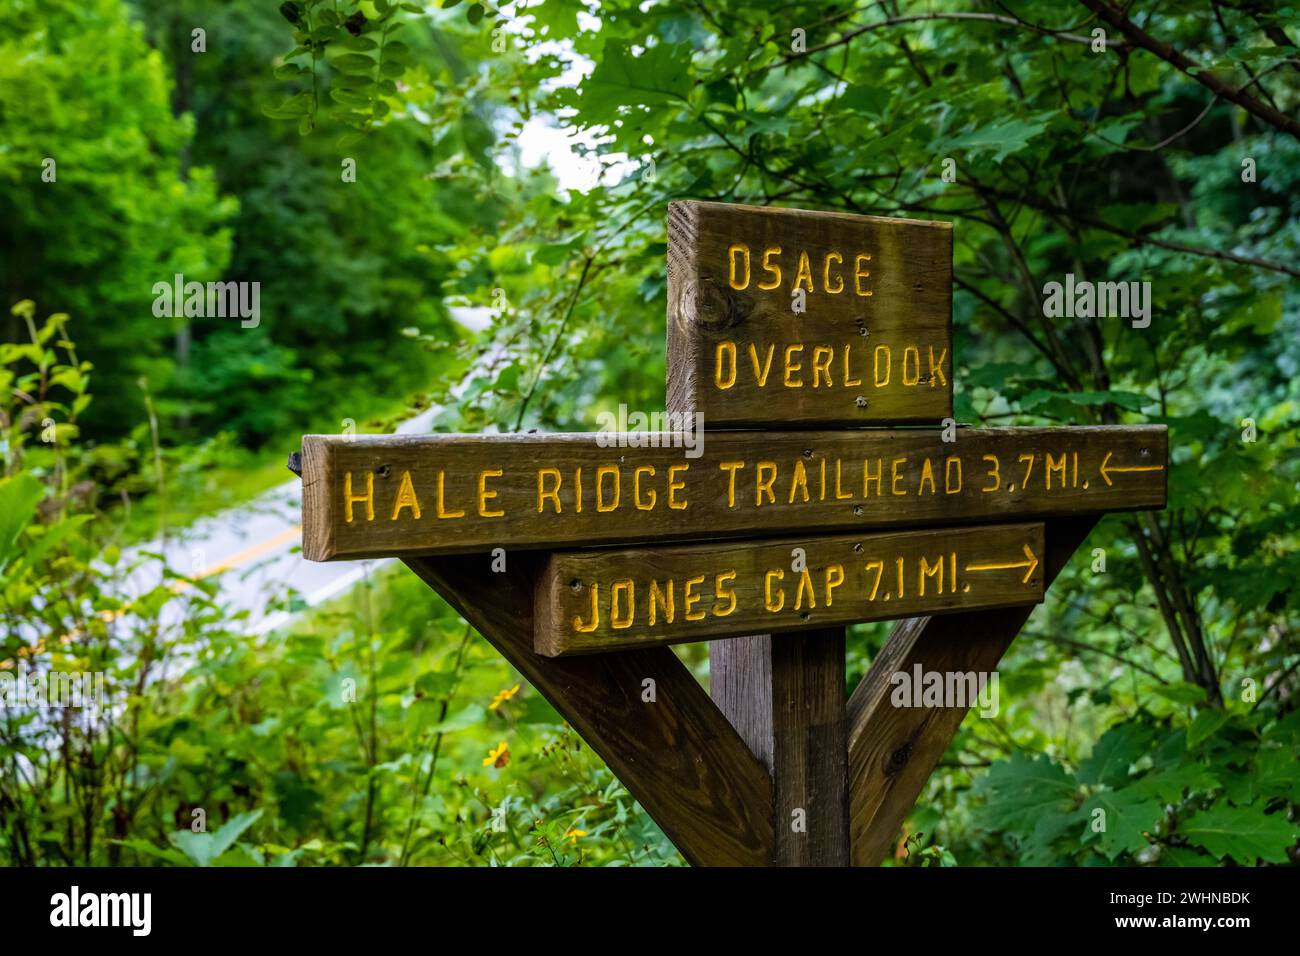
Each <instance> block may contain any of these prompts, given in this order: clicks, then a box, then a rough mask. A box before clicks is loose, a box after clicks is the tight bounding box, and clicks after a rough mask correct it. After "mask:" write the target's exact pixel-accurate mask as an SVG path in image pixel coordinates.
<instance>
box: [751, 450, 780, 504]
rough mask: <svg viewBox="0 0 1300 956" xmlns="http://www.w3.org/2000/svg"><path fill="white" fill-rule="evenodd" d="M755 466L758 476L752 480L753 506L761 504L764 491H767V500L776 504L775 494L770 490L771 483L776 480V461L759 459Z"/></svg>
mask: <svg viewBox="0 0 1300 956" xmlns="http://www.w3.org/2000/svg"><path fill="white" fill-rule="evenodd" d="M755 467H757V469H758V477H757V479H756V480H755V482H754V507H755V508H757V507H759V506H760V505H762V503H763V493H764V492H766V493H767V500H768V502H769V503H770V504H776V494H775V493H774V492H773V491H772V483H773V482H774V481H776V462H774V461H760V462H759V463H758V464H757V465H756V466H755ZM765 474H766V477H764V475H765Z"/></svg>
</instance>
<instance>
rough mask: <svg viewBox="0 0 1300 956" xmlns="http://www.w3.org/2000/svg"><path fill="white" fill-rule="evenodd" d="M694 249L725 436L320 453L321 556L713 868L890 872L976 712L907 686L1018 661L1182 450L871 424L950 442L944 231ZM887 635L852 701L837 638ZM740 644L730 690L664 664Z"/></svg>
mask: <svg viewBox="0 0 1300 956" xmlns="http://www.w3.org/2000/svg"><path fill="white" fill-rule="evenodd" d="M668 230H669V237H668V250H669V281H668V287H669V302H668V316H669V322H668V390H669V397H668V403H667V404H668V409H669V411H671V412H676V413H679V414H681V413H699V414H700V415H701V416H702V418H703V422H702V424H703V429H700V428H696V429H695V430H694V431H692V432H682V433H674V432H667V433H636V432H633V433H621V434H620V433H613V434H611V433H603V434H599V435H597V434H560V435H543V434H527V435H425V436H382V437H381V436H374V437H360V436H357V437H354V436H333V435H308V436H305V437H304V438H303V446H302V453H301V455H300V456H299V455H294V456H291V467H293V468H295V470H299V473H300V474H301V476H302V479H303V554H304V556H305V557H306V558H308V559H309V560H314V561H329V560H345V559H353V558H368V557H396V558H401V559H403V560H405V562H406V564H407V565H408V566H409V567H410V568H411V569H412V570H413V571H415V573H416V574H418V575H419V576H420V577H421V578H422V579H423V580H424V581H425V582H427V583H428V584H429V585H430V586H431V587H434V588H435V589H437V590H438V591H439V592H440V593H442V595H443V596H444V597H445V598H446V599H447V600H448V602H449V603H451V604H452V606H453V607H455V608H456V609H457V610H458V611H459V612H460V613H461V614H462V615H463V616H464V617H465V619H466V620H467V621H469V622H470V623H471V624H472V625H473V626H474V627H475V628H476V629H477V630H478V631H479V632H480V633H481V634H483V636H484V637H485V638H487V639H488V640H489V641H490V642H491V643H492V644H493V645H494V646H495V647H496V648H497V649H498V650H499V651H500V652H501V653H502V654H503V655H505V656H506V657H507V659H509V660H510V662H511V663H512V664H513V665H514V666H515V667H516V668H518V669H519V671H520V673H521V674H522V675H523V676H524V677H525V678H526V679H527V680H529V681H530V682H531V683H532V684H533V686H534V687H535V688H537V689H538V690H539V691H540V692H541V693H542V694H543V695H544V696H545V697H546V698H547V699H548V700H549V701H550V702H551V703H552V704H553V705H554V706H555V707H556V709H557V710H558V711H559V712H560V713H561V714H563V716H564V718H565V720H567V721H568V722H569V723H570V724H571V725H572V726H573V727H574V728H575V729H576V730H577V731H578V733H579V734H581V735H582V737H583V739H584V740H586V741H587V743H588V744H589V745H590V746H591V747H592V749H593V750H594V751H595V752H597V753H598V754H600V756H601V757H602V759H604V760H605V761H606V762H607V763H608V765H609V766H610V768H611V770H613V771H614V773H615V774H616V775H617V776H618V777H619V779H620V780H621V781H623V783H624V785H625V786H626V787H627V788H628V790H629V792H631V793H632V794H633V796H634V797H636V799H637V800H639V801H640V803H641V804H642V806H644V807H645V808H646V810H647V811H648V812H649V813H650V815H651V816H652V817H654V819H655V820H656V822H657V823H658V824H659V825H660V827H661V828H662V829H663V831H664V832H665V833H666V834H667V835H668V836H669V838H670V839H671V840H672V841H673V842H674V843H675V844H676V845H677V846H678V847H679V848H680V849H681V850H682V853H683V854H684V855H685V857H686V858H687V859H688V860H689V861H690V862H692V863H714V864H719V865H728V866H735V865H751V864H767V863H780V864H786V865H791V864H793V865H803V864H817V865H843V864H844V863H846V862H848V861H849V860H850V859H852V861H853V862H854V863H858V864H862V863H874V862H878V861H879V860H880V859H881V858H882V856H883V855H884V854H885V853H887V852H888V851H889V850H890V849H892V848H893V846H894V845H895V842H896V839H897V833H898V830H899V827H900V826H901V824H902V822H903V820H904V816H905V814H906V812H907V811H908V809H909V808H910V807H911V804H912V801H913V800H915V798H916V796H917V794H919V793H920V790H921V787H922V786H923V785H924V782H925V779H926V777H927V776H928V775H929V773H930V771H931V770H932V769H933V768H934V766H935V764H936V762H937V761H938V759H939V756H940V755H941V754H942V753H943V751H944V748H945V747H946V746H947V742H948V740H950V739H951V737H952V734H953V733H955V731H956V729H957V726H958V725H959V724H960V722H961V719H962V716H963V714H964V712H965V709H964V707H960V706H945V707H943V708H940V709H938V710H920V709H917V710H915V711H914V710H912V709H908V708H902V709H900V708H894V707H893V706H892V702H891V701H890V699H889V697H888V695H886V694H885V693H884V692H883V691H884V688H885V687H886V686H887V685H888V683H889V681H890V679H891V676H890V674H891V671H894V670H895V669H906V668H908V667H917V668H920V667H922V666H925V667H927V668H929V669H930V670H935V669H936V668H942V669H955V670H960V671H980V670H987V669H990V668H992V667H995V666H996V664H997V661H998V659H999V658H1000V657H1001V655H1002V653H1003V652H1004V651H1005V649H1006V647H1007V645H1008V644H1009V643H1010V641H1011V640H1012V639H1013V638H1014V636H1015V634H1016V632H1017V631H1018V630H1019V629H1020V627H1021V626H1022V625H1023V624H1024V622H1025V620H1026V619H1027V618H1028V615H1029V613H1030V608H1031V606H1032V605H1033V604H1035V603H1037V602H1038V601H1040V600H1041V599H1042V596H1043V592H1044V588H1045V587H1046V586H1048V585H1049V584H1050V583H1051V581H1052V580H1053V579H1054V578H1055V577H1056V576H1057V575H1058V574H1059V573H1060V572H1061V570H1062V568H1063V567H1064V566H1065V564H1066V562H1067V561H1068V560H1069V557H1070V555H1071V554H1072V553H1073V551H1074V549H1075V548H1077V547H1079V546H1080V545H1081V544H1082V543H1083V541H1084V540H1085V538H1086V536H1087V534H1088V532H1089V530H1090V529H1091V528H1092V527H1093V525H1094V524H1095V520H1096V516H1097V515H1099V514H1101V513H1103V512H1109V511H1137V510H1143V509H1158V508H1163V507H1164V506H1165V499H1166V489H1167V475H1166V468H1167V465H1168V458H1169V448H1168V432H1167V429H1166V428H1165V427H1164V426H1132V427H1130V426H1108V427H1083V428H997V429H970V430H964V429H963V430H957V429H943V430H939V429H933V428H929V429H926V428H905V429H897V428H895V429H881V428H875V429H871V428H864V427H861V426H864V425H870V424H877V425H882V424H891V425H897V424H906V423H925V424H936V423H938V422H939V421H940V420H942V419H943V418H946V417H950V416H951V412H952V367H953V356H952V338H951V323H950V313H951V309H950V306H951V279H952V227H951V225H950V224H948V223H925V222H914V221H911V220H899V219H873V218H870V217H863V216H849V215H841V214H833V213H810V212H800V211H796V210H774V209H763V208H755V207H750V206H731V205H719V204H716V203H696V202H679V203H673V204H672V205H671V206H670V208H669V224H668ZM678 420H679V421H680V420H685V421H691V422H694V421H697V419H695V418H689V419H678ZM817 426H821V427H822V428H827V429H839V430H816V427H817ZM848 426H857V427H848ZM728 427H729V428H731V429H733V430H726V429H727V428H728ZM801 427H802V428H803V429H805V430H798V429H800V428H801ZM767 428H773V429H774V430H771V431H768V430H765V429H767ZM705 429H708V430H705ZM712 429H719V430H716V431H715V430H712ZM739 429H748V430H739ZM954 434H955V440H950V441H944V438H945V437H948V438H950V439H951V438H953V437H954ZM1077 516H1081V517H1077ZM1039 519H1046V520H1044V521H1043V523H1039ZM674 542H680V543H674ZM599 545H605V546H609V547H606V548H605V549H603V550H602V549H599V548H597V547H595V546H599ZM580 548H581V549H584V550H576V549H580ZM513 550H537V551H543V552H550V554H543V555H537V556H533V557H525V558H524V559H523V560H517V561H516V560H512V559H511V558H510V555H509V552H511V551H513ZM474 552H478V553H479V554H482V555H484V558H482V559H478V560H465V559H462V558H458V557H439V556H455V555H464V554H471V553H474ZM489 552H491V553H492V557H491V560H490V561H489V560H486V556H487V554H488V553H489ZM503 553H504V554H503ZM503 556H504V557H505V561H504V562H501V560H500V559H501V558H502V557H503ZM501 572H505V573H501ZM994 609H996V610H994ZM972 611H976V612H978V613H969V612H972ZM888 618H907V619H908V620H906V621H905V622H904V623H903V624H902V625H900V626H899V627H898V628H896V629H895V631H894V633H893V634H892V635H891V636H890V638H889V641H888V643H887V644H886V646H885V647H884V648H883V649H882V651H881V653H880V654H878V655H877V656H876V658H875V659H874V660H873V662H872V666H871V669H870V671H869V672H868V674H867V676H866V677H865V678H864V679H863V681H862V683H861V684H860V685H859V687H858V689H857V690H856V691H855V692H854V693H853V695H852V697H851V698H848V695H846V694H845V686H844V677H845V637H844V631H843V628H842V627H841V625H843V624H847V623H850V622H855V621H870V620H882V619H888ZM783 631H795V632H799V633H795V634H790V635H788V636H786V637H783V638H779V639H773V638H771V637H770V635H771V634H773V633H776V632H783ZM739 635H751V639H750V640H734V641H733V640H719V641H717V643H715V644H712V645H711V646H710V650H709V656H710V668H711V670H710V686H709V691H708V693H707V694H706V692H705V691H704V690H703V688H701V687H700V685H699V683H698V682H697V681H696V680H695V678H694V676H693V675H692V674H691V673H690V671H689V670H688V669H687V668H686V667H685V666H684V665H683V664H682V662H681V661H680V660H678V659H677V657H676V655H675V654H673V652H672V651H671V650H670V649H668V648H667V647H664V646H662V645H665V644H669V643H674V642H678V641H691V640H700V639H716V638H730V637H737V636H739ZM601 651H626V653H618V654H611V655H602V656H589V655H594V654H595V653H596V652H601ZM647 688H649V691H648V692H649V695H650V696H648V697H647V696H646V694H647ZM795 801H797V803H796V802H795ZM794 809H799V810H800V811H801V812H806V814H807V817H806V819H807V822H808V829H807V830H806V831H798V830H794V829H792V828H790V827H788V826H786V825H785V824H784V822H783V821H786V820H789V819H790V815H791V813H792V811H793V810H794Z"/></svg>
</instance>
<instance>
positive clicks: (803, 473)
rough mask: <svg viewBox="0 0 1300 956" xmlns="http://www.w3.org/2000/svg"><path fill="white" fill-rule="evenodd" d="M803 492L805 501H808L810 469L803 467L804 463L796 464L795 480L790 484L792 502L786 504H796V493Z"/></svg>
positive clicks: (798, 462) (797, 462)
mask: <svg viewBox="0 0 1300 956" xmlns="http://www.w3.org/2000/svg"><path fill="white" fill-rule="evenodd" d="M796 491H802V492H803V500H804V502H805V503H806V502H807V501H808V469H807V468H805V467H804V466H803V462H802V461H796V462H795V463H794V479H793V480H792V481H791V482H790V500H789V501H787V502H786V504H789V505H792V504H794V493H795V492H796Z"/></svg>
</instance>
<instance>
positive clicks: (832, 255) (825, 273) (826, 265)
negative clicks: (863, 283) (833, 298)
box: [822, 252, 844, 295]
mask: <svg viewBox="0 0 1300 956" xmlns="http://www.w3.org/2000/svg"><path fill="white" fill-rule="evenodd" d="M832 259H834V260H835V264H836V265H843V264H844V257H843V256H842V255H840V254H839V253H838V252H828V253H826V259H825V260H824V261H823V262H822V288H823V289H825V290H826V291H827V292H829V293H830V294H831V295H839V294H840V293H841V292H843V291H844V278H843V277H842V276H841V275H840V274H839V273H836V274H835V280H836V282H838V283H839V284H838V285H831V260H832Z"/></svg>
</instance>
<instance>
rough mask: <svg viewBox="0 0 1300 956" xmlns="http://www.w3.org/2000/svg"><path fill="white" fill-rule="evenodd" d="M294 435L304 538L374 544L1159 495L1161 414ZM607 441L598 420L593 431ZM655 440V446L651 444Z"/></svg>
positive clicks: (447, 547) (683, 530)
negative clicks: (1149, 419) (948, 430)
mask: <svg viewBox="0 0 1300 956" xmlns="http://www.w3.org/2000/svg"><path fill="white" fill-rule="evenodd" d="M942 434H943V433H942V432H941V431H940V430H937V429H901V430H900V429H894V430H888V429H872V430H866V429H864V430H854V431H838V432H764V433H754V432H712V433H706V434H705V436H704V440H703V444H702V446H697V451H698V452H699V454H698V457H695V458H689V457H686V455H684V454H683V450H682V448H681V447H673V443H674V442H677V443H678V444H680V441H681V439H682V435H680V434H678V433H631V434H629V435H626V436H622V437H623V438H625V439H628V440H635V441H637V442H638V443H639V444H640V445H641V447H628V448H611V447H604V446H603V445H602V444H601V440H602V438H601V437H598V436H596V435H591V434H554V435H544V434H529V435H426V436H418V437H409V436H375V437H362V436H336V435H308V436H306V437H304V439H303V457H302V467H303V521H304V530H303V552H304V554H305V555H306V557H307V558H308V559H309V560H313V561H327V560H335V559H345V558H362V557H375V556H398V557H402V556H407V555H430V554H457V553H467V552H475V551H477V552H487V551H490V550H492V549H494V548H505V549H507V550H508V549H512V548H519V549H541V548H544V549H548V550H550V549H557V548H564V547H572V546H574V545H587V544H601V543H617V544H630V543H636V542H642V541H659V542H670V541H684V540H693V539H698V538H701V537H713V538H726V537H742V536H750V537H753V536H757V535H764V536H773V535H779V534H780V533H781V532H782V531H787V532H797V533H807V532H816V531H837V530H840V531H854V532H857V533H861V532H863V531H865V530H869V529H876V528H896V527H925V526H927V525H928V526H935V525H951V524H961V523H972V522H984V523H987V522H992V521H999V520H1001V521H1006V520H1021V519H1030V518H1039V517H1044V516H1050V515H1068V514H1078V513H1089V512H1094V513H1095V512H1102V511H1130V510H1136V509H1141V508H1161V507H1163V506H1164V503H1165V491H1166V483H1165V474H1164V470H1165V463H1166V459H1167V445H1168V433H1167V430H1166V429H1165V427H1164V426H1162V425H1146V426H1132V427H1127V426H1124V427H1121V426H1115V427H1079V428H997V429H969V430H961V431H958V432H957V433H956V434H957V439H956V441H952V442H945V441H943V440H942ZM603 438H605V439H607V438H608V436H603ZM647 446H648V447H647Z"/></svg>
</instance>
